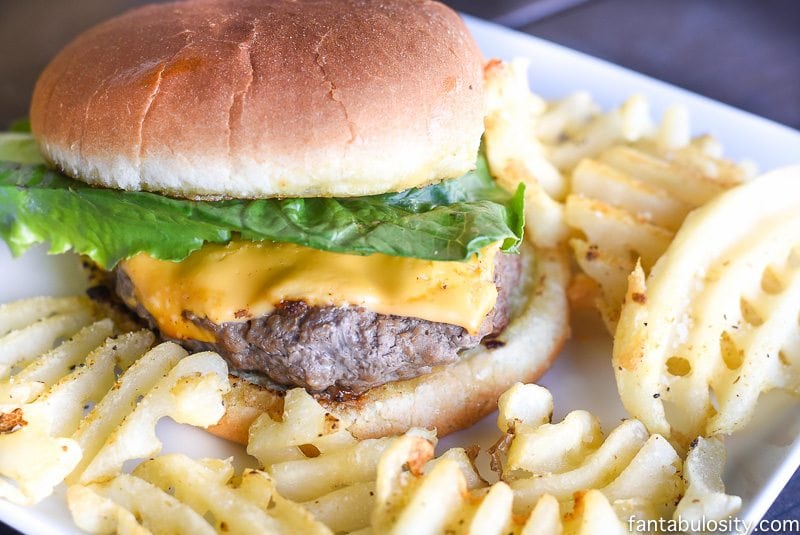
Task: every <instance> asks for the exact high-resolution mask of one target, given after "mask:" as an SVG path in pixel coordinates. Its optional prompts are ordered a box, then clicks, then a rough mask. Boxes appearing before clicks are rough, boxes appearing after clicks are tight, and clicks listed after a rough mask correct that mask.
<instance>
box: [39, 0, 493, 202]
mask: <svg viewBox="0 0 800 535" xmlns="http://www.w3.org/2000/svg"><path fill="white" fill-rule="evenodd" d="M482 83H483V82H482V57H481V54H480V52H479V50H478V47H477V45H476V44H475V42H474V40H473V39H472V37H471V36H470V34H469V32H468V31H467V29H466V27H465V26H464V23H463V22H462V21H461V19H460V18H459V16H458V15H457V14H456V13H455V12H453V11H452V10H451V9H449V8H447V7H445V6H444V5H442V4H440V3H437V2H422V1H414V0H391V1H384V2H369V1H363V0H362V1H358V0H345V1H341V0H340V1H336V0H315V1H310V2H296V1H290V0H199V1H194V2H172V3H164V4H154V5H149V6H145V7H142V8H139V9H135V10H133V11H130V12H128V13H125V14H123V15H121V16H119V17H116V18H114V19H111V20H109V21H107V22H105V23H103V24H100V25H99V26H96V27H94V28H92V29H91V30H89V31H87V32H86V33H84V34H83V35H81V36H80V37H78V38H77V39H76V40H75V41H73V42H72V43H71V44H69V45H68V46H67V47H66V48H64V49H63V50H62V51H61V52H60V53H59V55H58V56H57V57H56V58H55V59H54V60H53V61H52V62H51V63H50V65H49V66H48V67H47V68H46V70H45V71H44V72H43V74H42V76H41V77H40V79H39V81H38V83H37V84H36V88H35V91H34V94H33V100H32V106H31V126H32V129H33V132H34V134H35V136H36V138H37V140H38V142H39V144H40V147H41V150H42V152H43V154H44V155H45V157H46V158H47V159H49V160H50V161H51V163H53V164H54V165H55V166H57V167H58V168H60V169H61V170H62V171H63V172H65V173H66V174H68V175H70V176H72V177H74V178H78V179H80V180H83V181H85V182H88V183H91V184H94V185H98V186H105V187H111V188H119V189H127V190H147V191H153V192H159V193H165V194H169V195H172V196H177V197H190V198H191V197H233V198H259V197H275V196H278V197H312V196H339V197H343V196H360V195H369V194H376V193H384V192H388V191H399V190H403V189H407V188H411V187H415V186H422V185H426V184H428V183H431V182H434V181H438V180H441V179H445V178H451V177H456V176H460V175H462V174H464V173H466V172H467V171H469V170H470V169H472V168H473V167H474V165H475V154H476V152H477V151H478V146H479V142H480V136H481V133H482V131H483V101H482V98H483V95H482ZM298 110H303V112H301V113H298Z"/></svg>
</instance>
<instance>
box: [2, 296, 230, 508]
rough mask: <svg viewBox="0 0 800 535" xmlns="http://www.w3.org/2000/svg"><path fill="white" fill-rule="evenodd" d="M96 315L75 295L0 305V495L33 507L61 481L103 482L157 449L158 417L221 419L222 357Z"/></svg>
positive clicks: (224, 376)
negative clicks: (163, 341) (129, 462)
mask: <svg viewBox="0 0 800 535" xmlns="http://www.w3.org/2000/svg"><path fill="white" fill-rule="evenodd" d="M100 314H101V312H100V311H99V310H98V309H97V308H95V307H94V306H93V305H92V303H91V302H90V301H88V300H87V299H84V298H59V299H51V298H36V299H31V300H25V301H19V302H16V303H11V304H8V305H4V306H2V307H0V332H2V333H4V336H3V337H2V338H0V362H3V363H4V367H3V368H2V370H3V372H4V373H5V374H6V375H5V377H3V378H2V380H0V393H1V394H2V403H0V422H2V423H3V426H2V433H0V451H2V453H3V454H2V455H0V475H2V476H3V477H2V478H0V497H2V498H5V499H7V500H10V501H12V502H15V503H20V504H33V503H36V502H38V501H40V500H41V499H43V498H45V497H46V496H48V495H49V494H50V493H52V491H53V488H54V487H55V486H56V485H58V484H59V483H61V482H62V481H64V479H65V478H68V477H69V481H70V482H74V481H80V482H82V483H84V484H88V483H92V482H95V481H98V480H107V479H111V478H113V477H115V476H116V475H118V474H119V473H120V472H121V470H122V464H123V463H124V461H126V460H128V459H134V458H137V457H146V456H149V455H152V454H154V453H157V452H158V450H159V449H160V444H161V443H160V441H159V440H158V439H157V438H156V436H155V431H154V428H155V424H156V421H157V420H158V419H159V418H161V417H162V416H167V415H169V416H171V417H172V418H173V419H175V420H177V421H179V422H185V423H192V424H194V425H200V426H208V425H210V424H212V423H215V422H216V421H217V420H218V419H219V418H220V417H221V415H222V413H223V411H224V407H223V405H222V393H223V392H225V391H226V390H227V389H228V379H227V374H228V370H227V366H226V364H225V363H224V361H223V360H222V359H221V357H219V356H218V355H216V354H210V353H205V354H197V355H192V356H191V357H186V358H184V357H185V356H186V352H185V351H184V350H183V349H181V348H179V347H178V346H176V345H175V344H162V345H160V346H158V347H156V348H154V349H152V350H150V347H151V346H152V344H153V342H154V341H155V337H154V335H153V333H151V332H149V331H137V332H128V333H121V334H119V332H118V331H119V330H118V328H117V327H115V325H114V323H113V321H112V320H110V319H108V318H105V319H102V318H101V317H100ZM64 338H69V339H68V340H65V341H63V342H62V343H59V341H60V340H61V339H64ZM137 359H138V360H137ZM134 362H135V364H134ZM115 514H116V513H115ZM123 516H124V515H123ZM120 522H124V520H120Z"/></svg>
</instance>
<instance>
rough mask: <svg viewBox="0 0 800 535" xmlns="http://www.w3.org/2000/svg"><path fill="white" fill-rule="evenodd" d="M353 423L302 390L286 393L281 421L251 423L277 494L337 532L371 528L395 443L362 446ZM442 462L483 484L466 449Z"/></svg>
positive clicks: (254, 444) (430, 436) (428, 435)
mask: <svg viewBox="0 0 800 535" xmlns="http://www.w3.org/2000/svg"><path fill="white" fill-rule="evenodd" d="M350 423H351V422H349V421H348V420H347V419H346V418H343V417H342V416H341V415H338V414H332V413H331V412H330V411H329V410H327V409H325V408H324V407H322V406H321V405H320V404H319V403H318V402H317V400H316V399H314V397H313V396H311V395H310V394H308V392H306V391H305V390H304V389H302V388H295V389H292V390H289V391H288V392H287V393H286V396H285V398H284V409H283V415H282V418H281V419H280V420H276V419H273V417H272V416H270V415H269V414H262V415H261V416H259V417H258V418H257V419H256V420H255V421H254V422H253V424H252V425H251V427H250V438H249V441H248V446H247V451H248V453H250V454H251V455H253V456H254V457H256V458H257V459H258V460H259V461H260V462H261V465H262V466H263V467H264V470H265V471H266V472H268V473H269V474H270V477H271V478H272V480H273V481H274V482H275V487H276V489H277V492H279V493H280V494H281V495H282V496H285V497H286V498H287V499H290V500H294V501H297V502H302V503H303V505H304V506H305V507H306V508H307V509H308V510H309V511H310V512H311V514H312V515H313V516H314V517H315V518H317V519H318V520H320V521H322V522H324V523H325V524H326V525H328V526H329V527H331V529H333V530H334V531H336V532H340V531H355V530H359V529H362V528H367V527H368V526H369V518H370V513H371V511H372V504H373V502H374V488H375V474H376V471H377V467H378V462H379V460H380V458H381V456H382V455H383V454H384V452H385V451H386V450H387V449H388V448H389V447H390V446H391V444H392V443H393V442H394V441H395V440H397V437H384V438H380V439H368V440H363V441H358V440H356V439H355V437H353V435H352V434H351V433H350V432H349V431H348V430H347V427H348V426H349V425H350ZM408 434H410V435H413V436H419V437H421V438H422V439H423V440H427V441H428V442H430V443H431V444H435V442H436V437H435V433H434V432H432V431H427V430H424V429H412V430H410V431H409V432H408ZM444 457H447V458H448V459H449V460H450V462H454V463H455V464H457V465H458V466H459V468H460V469H461V470H462V472H463V474H464V477H465V478H466V479H467V480H468V481H469V482H470V484H471V485H472V486H477V485H479V484H482V480H481V479H480V476H479V475H478V474H477V472H476V471H475V469H474V468H473V466H472V463H471V461H470V460H469V459H468V458H467V455H466V452H465V451H464V450H463V449H461V450H454V451H453V452H451V453H449V454H448V455H446V456H444ZM433 463H435V461H433Z"/></svg>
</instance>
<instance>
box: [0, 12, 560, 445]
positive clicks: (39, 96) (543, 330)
mask: <svg viewBox="0 0 800 535" xmlns="http://www.w3.org/2000/svg"><path fill="white" fill-rule="evenodd" d="M483 98H484V97H483V59H482V57H481V54H480V52H479V50H478V48H477V46H476V44H475V42H474V40H473V39H472V37H471V36H470V34H469V33H468V31H467V29H466V27H465V26H464V24H463V22H462V21H461V20H460V18H459V17H458V15H457V14H456V13H454V12H453V11H451V10H450V9H449V8H447V7H445V6H444V5H442V4H440V3H437V2H432V1H421V0H420V1H418V0H384V1H381V2H373V1H366V0H363V1H358V0H338V1H337V0H305V1H290V0H258V1H253V0H250V1H247V0H241V1H233V0H199V1H191V2H173V3H163V4H155V5H150V6H146V7H143V8H140V9H136V10H134V11H130V12H128V13H126V14H123V15H121V16H119V17H117V18H115V19H112V20H110V21H108V22H105V23H103V24H101V25H99V26H97V27H95V28H92V29H91V30H89V31H87V32H86V33H84V34H82V35H81V36H79V37H78V38H77V39H75V40H74V41H73V42H72V43H70V44H69V45H68V46H67V47H66V48H65V49H64V50H62V51H61V52H60V53H59V54H58V55H57V56H56V58H55V59H54V60H53V61H52V62H51V63H50V65H48V67H47V68H46V69H45V71H44V72H43V73H42V75H41V77H40V79H39V81H38V83H37V85H36V89H35V92H34V95H33V101H32V105H31V115H30V119H31V129H32V136H33V139H35V143H36V144H37V146H38V149H39V150H40V152H41V154H42V155H43V158H44V161H45V162H46V163H44V164H39V165H36V164H31V163H27V164H26V163H20V162H19V161H18V162H16V163H12V162H5V163H3V164H0V232H2V235H3V237H4V238H5V239H6V241H7V242H8V243H9V245H10V247H11V249H12V251H14V252H15V253H20V252H22V251H23V250H25V249H26V248H27V247H28V246H30V245H31V244H33V243H36V242H40V241H48V242H50V243H51V251H52V252H63V251H67V250H70V249H71V250H74V251H75V252H77V253H79V254H82V255H85V256H86V257H88V258H90V259H91V261H92V262H93V263H94V264H96V265H98V266H99V267H101V268H102V269H103V270H105V272H107V273H108V274H109V280H110V281H111V284H112V286H113V289H114V291H115V292H116V294H117V295H118V296H119V298H121V300H122V302H124V303H125V304H126V305H127V306H128V307H130V309H131V310H133V311H134V312H135V313H136V314H137V315H138V316H139V317H140V318H141V319H142V320H143V321H144V322H146V323H147V324H148V325H149V326H150V327H152V328H153V329H156V330H157V331H158V332H159V333H160V334H161V336H162V337H163V338H165V339H169V340H174V341H177V342H178V343H181V344H183V345H184V346H186V347H187V348H189V349H191V350H213V351H216V352H218V353H219V354H220V355H222V356H223V357H224V358H225V360H226V361H227V362H228V364H229V368H230V373H231V374H232V379H233V381H234V388H233V389H232V392H231V394H230V396H229V397H228V399H227V400H226V404H227V405H226V407H227V413H226V416H225V418H224V419H223V421H222V422H221V423H220V424H219V425H218V426H217V427H216V428H214V429H213V430H212V431H215V432H216V433H218V434H220V435H223V436H226V437H228V438H232V439H234V440H239V441H244V440H246V437H247V428H248V426H249V423H250V422H251V421H252V420H253V419H254V418H255V417H256V416H257V415H258V414H259V413H261V412H263V411H278V410H280V407H281V404H282V395H283V393H284V392H285V391H286V390H287V389H290V388H295V387H301V388H305V389H306V390H308V391H309V392H311V393H313V394H314V395H316V396H317V398H318V399H319V400H320V402H321V403H323V404H325V405H328V406H330V407H331V410H334V411H336V412H338V413H342V414H345V415H346V416H348V417H350V418H351V419H352V420H353V421H354V422H355V423H354V424H353V426H352V427H351V430H352V431H353V432H354V433H355V434H356V435H357V436H359V437H367V436H377V435H384V434H389V433H395V432H403V431H405V430H406V429H408V428H409V427H412V426H422V427H436V428H438V430H439V432H440V433H441V434H445V433H448V432H450V431H453V430H456V429H459V428H462V427H465V426H467V425H469V424H471V423H473V422H474V421H476V420H477V419H478V418H480V417H481V416H483V415H485V414H486V413H487V412H489V411H491V410H492V409H493V407H494V406H495V402H496V400H497V396H498V395H499V394H500V393H502V392H503V391H504V390H506V389H507V388H508V387H509V386H511V385H512V384H513V383H514V382H516V381H532V380H534V379H536V378H537V377H538V376H539V375H540V374H541V373H542V372H543V371H544V370H545V369H546V367H547V366H548V364H549V363H550V361H551V359H552V358H553V356H554V355H555V354H556V352H557V351H558V349H559V347H560V345H561V343H562V341H563V339H564V337H565V335H566V329H567V328H566V302H565V297H564V285H565V283H566V277H567V274H566V268H565V265H564V261H563V259H562V257H561V255H560V253H558V252H553V251H543V250H535V249H534V247H533V246H532V245H530V244H527V243H525V242H524V241H523V224H524V221H523V217H524V216H523V203H524V191H523V188H522V187H520V188H518V189H517V190H516V191H505V190H503V189H502V188H500V187H499V186H498V185H497V184H495V182H494V181H493V180H492V178H491V175H490V174H489V170H488V168H487V165H486V163H485V159H484V157H483V155H482V151H481V136H482V133H483V104H484V102H483Z"/></svg>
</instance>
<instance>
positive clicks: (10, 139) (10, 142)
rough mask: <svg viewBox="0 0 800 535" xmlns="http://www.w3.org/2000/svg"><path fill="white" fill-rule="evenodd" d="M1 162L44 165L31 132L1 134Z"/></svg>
mask: <svg viewBox="0 0 800 535" xmlns="http://www.w3.org/2000/svg"><path fill="white" fill-rule="evenodd" d="M0 160H5V161H10V162H17V163H44V158H42V154H41V153H40V152H39V147H38V146H37V145H36V141H35V140H34V139H33V136H32V135H31V134H30V132H23V131H14V132H0Z"/></svg>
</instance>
